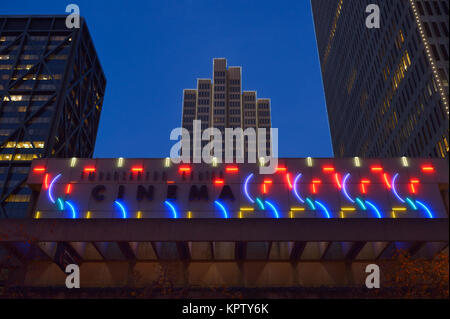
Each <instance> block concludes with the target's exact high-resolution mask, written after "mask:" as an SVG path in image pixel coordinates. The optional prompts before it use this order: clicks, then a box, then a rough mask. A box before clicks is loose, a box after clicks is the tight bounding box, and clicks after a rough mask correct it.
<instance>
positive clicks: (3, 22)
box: [0, 16, 106, 218]
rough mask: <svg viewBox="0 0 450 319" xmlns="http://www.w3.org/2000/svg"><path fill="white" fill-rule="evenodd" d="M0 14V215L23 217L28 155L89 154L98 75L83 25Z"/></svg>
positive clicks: (98, 100)
mask: <svg viewBox="0 0 450 319" xmlns="http://www.w3.org/2000/svg"><path fill="white" fill-rule="evenodd" d="M65 20H66V16H0V218H24V217H27V216H28V214H29V212H30V210H31V208H30V207H29V205H28V202H29V201H30V196H31V191H30V189H28V187H27V186H26V185H25V181H26V178H27V175H28V171H29V169H30V164H31V161H32V160H33V159H36V158H45V157H92V155H93V152H94V145H95V139H96V135H97V128H98V123H99V119H100V112H101V110H102V104H103V96H104V92H105V85H106V80H105V76H104V74H103V70H102V67H101V65H100V62H99V59H98V56H97V53H96V51H95V48H94V45H93V43H92V39H91V37H90V34H89V31H88V28H87V26H86V23H85V21H84V20H83V19H81V26H80V28H79V29H67V28H66V25H65Z"/></svg>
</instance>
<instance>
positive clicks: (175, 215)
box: [164, 200, 178, 218]
mask: <svg viewBox="0 0 450 319" xmlns="http://www.w3.org/2000/svg"><path fill="white" fill-rule="evenodd" d="M164 204H165V205H166V206H167V207H169V208H170V210H171V211H172V215H173V218H178V213H177V210H176V208H175V206H174V205H173V204H171V203H170V202H169V201H167V200H166V201H164Z"/></svg>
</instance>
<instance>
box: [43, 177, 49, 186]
mask: <svg viewBox="0 0 450 319" xmlns="http://www.w3.org/2000/svg"><path fill="white" fill-rule="evenodd" d="M48 177H49V175H48V174H45V176H44V188H45V189H48Z"/></svg>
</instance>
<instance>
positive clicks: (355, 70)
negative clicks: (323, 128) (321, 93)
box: [311, 0, 449, 158]
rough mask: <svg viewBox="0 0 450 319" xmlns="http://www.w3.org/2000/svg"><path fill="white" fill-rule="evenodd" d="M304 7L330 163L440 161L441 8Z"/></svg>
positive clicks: (444, 96)
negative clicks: (310, 24)
mask: <svg viewBox="0 0 450 319" xmlns="http://www.w3.org/2000/svg"><path fill="white" fill-rule="evenodd" d="M372 3H373V4H377V5H378V6H379V8H380V28H379V29H375V28H374V29H368V28H367V27H366V18H367V16H368V15H369V14H368V13H366V7H367V6H368V5H369V4H372ZM311 4H312V12H313V16H314V23H315V30H316V37H317V44H318V50H319V57H320V62H321V69H322V77H323V83H324V88H325V96H326V103H327V108H328V117H329V122H330V130H331V136H332V142H333V149H334V153H335V156H338V157H345V156H364V157H376V156H380V157H391V156H410V157H447V158H448V152H449V133H448V132H449V131H448V130H449V126H448V123H449V122H448V120H449V117H448V116H449V109H448V78H449V73H448V72H449V71H448V65H449V64H448V63H449V62H448V60H449V44H448V29H449V23H448V10H449V8H448V1H425V0H421V1H413V0H401V1H400V0H389V1H384V0H383V1H375V2H374V1H372V0H370V1H369V0H358V1H348V0H311Z"/></svg>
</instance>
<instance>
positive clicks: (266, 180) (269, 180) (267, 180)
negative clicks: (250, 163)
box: [264, 179, 273, 184]
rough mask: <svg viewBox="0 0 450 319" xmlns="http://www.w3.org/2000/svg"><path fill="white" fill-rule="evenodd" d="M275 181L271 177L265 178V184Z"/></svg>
mask: <svg viewBox="0 0 450 319" xmlns="http://www.w3.org/2000/svg"><path fill="white" fill-rule="evenodd" d="M272 183H273V181H272V180H271V179H265V180H264V184H272Z"/></svg>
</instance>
